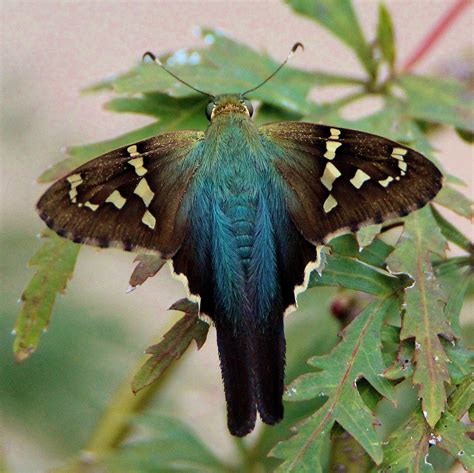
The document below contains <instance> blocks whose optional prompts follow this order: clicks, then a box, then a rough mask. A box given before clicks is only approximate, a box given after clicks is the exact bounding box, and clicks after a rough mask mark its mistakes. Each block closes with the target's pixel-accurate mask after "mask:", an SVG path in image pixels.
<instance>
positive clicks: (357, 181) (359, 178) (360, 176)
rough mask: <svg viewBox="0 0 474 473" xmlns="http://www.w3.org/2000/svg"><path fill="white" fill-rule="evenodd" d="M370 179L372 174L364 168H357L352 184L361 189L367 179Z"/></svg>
mask: <svg viewBox="0 0 474 473" xmlns="http://www.w3.org/2000/svg"><path fill="white" fill-rule="evenodd" d="M368 180H370V176H369V175H368V174H367V173H365V172H364V171H362V169H357V171H356V173H355V175H354V177H353V178H352V179H351V181H350V182H351V184H352V185H353V186H354V187H355V188H356V189H360V188H361V187H362V184H364V182H365V181H368Z"/></svg>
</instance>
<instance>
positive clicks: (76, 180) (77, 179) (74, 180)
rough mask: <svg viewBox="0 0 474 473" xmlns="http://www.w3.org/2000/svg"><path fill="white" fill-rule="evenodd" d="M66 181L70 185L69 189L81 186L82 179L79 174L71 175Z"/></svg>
mask: <svg viewBox="0 0 474 473" xmlns="http://www.w3.org/2000/svg"><path fill="white" fill-rule="evenodd" d="M66 179H67V180H68V181H69V183H70V184H71V187H77V186H78V185H79V184H82V177H81V175H80V174H71V175H70V176H68V177H67V178H66Z"/></svg>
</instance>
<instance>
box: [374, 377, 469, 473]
mask: <svg viewBox="0 0 474 473" xmlns="http://www.w3.org/2000/svg"><path fill="white" fill-rule="evenodd" d="M473 402H474V381H473V380H472V377H471V376H467V377H466V378H465V379H464V381H463V382H462V383H461V384H460V385H459V386H457V388H456V390H455V391H454V392H453V394H452V395H451V396H450V399H449V403H448V411H447V412H445V413H444V414H443V415H442V417H441V419H440V420H439V422H438V423H437V424H436V427H435V428H434V429H433V430H431V429H430V428H429V427H428V426H427V425H426V423H425V422H424V421H423V416H422V414H421V412H420V411H418V410H417V411H415V412H414V413H413V414H412V415H411V416H410V418H409V419H408V420H407V421H406V422H405V423H404V424H403V425H402V426H401V427H400V428H399V429H397V430H396V431H394V432H393V433H392V434H391V435H390V437H389V438H388V442H387V444H386V446H385V447H384V462H383V464H382V468H381V471H383V472H387V471H389V470H390V473H399V472H400V473H402V472H403V473H412V472H413V473H422V472H434V469H433V467H432V465H431V464H430V463H429V460H428V448H429V447H430V446H431V447H433V446H435V445H436V446H437V447H439V448H442V449H443V450H446V451H447V452H448V453H450V454H451V455H452V456H453V457H454V458H456V459H457V460H459V461H461V462H462V463H463V465H464V466H465V468H466V469H467V470H468V471H473V469H474V448H473V445H472V442H469V441H468V437H467V433H468V430H469V427H468V426H466V425H464V424H463V423H462V422H460V421H459V419H460V418H461V416H462V415H463V414H464V413H465V412H466V411H467V410H468V409H469V407H470V406H471V405H472V403H473ZM460 453H461V454H460Z"/></svg>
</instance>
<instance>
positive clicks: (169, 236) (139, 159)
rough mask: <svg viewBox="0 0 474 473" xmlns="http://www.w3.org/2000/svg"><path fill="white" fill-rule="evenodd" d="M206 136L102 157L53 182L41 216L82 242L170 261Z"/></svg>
mask: <svg viewBox="0 0 474 473" xmlns="http://www.w3.org/2000/svg"><path fill="white" fill-rule="evenodd" d="M202 139H203V133H201V132H197V131H179V132H173V133H165V134H162V135H159V136H156V137H154V138H150V139H147V140H144V141H140V142H138V143H136V144H133V145H130V146H127V147H124V148H120V149H117V150H115V151H111V152H110V153H107V154H104V155H103V156H100V157H98V158H96V159H93V160H92V161H89V162H88V163H86V164H84V165H83V166H80V167H79V168H77V169H75V170H74V171H73V172H71V173H70V174H69V175H67V176H66V177H64V178H63V179H60V180H59V181H57V182H56V183H55V184H53V185H52V186H51V187H50V188H49V189H48V190H47V191H46V192H45V194H44V195H43V196H42V197H41V199H40V200H39V202H38V204H37V208H38V212H39V214H40V216H41V218H42V219H43V220H44V221H45V222H46V224H47V225H48V226H49V227H51V228H52V229H53V230H54V231H56V232H57V233H58V234H59V235H61V236H64V237H66V238H69V239H71V240H73V241H75V242H77V243H88V244H91V245H96V246H100V247H108V246H114V247H120V248H123V249H125V250H128V251H131V250H139V249H146V250H149V251H154V252H157V253H160V254H161V255H162V256H163V257H170V256H171V255H173V254H174V253H176V251H177V250H178V248H179V247H180V245H181V243H182V241H183V237H184V232H185V228H186V221H187V210H188V209H187V205H186V199H185V194H186V191H187V189H188V187H189V184H190V182H191V180H192V177H193V175H194V173H195V172H196V169H197V168H198V166H199V163H200V146H199V142H200V140H202Z"/></svg>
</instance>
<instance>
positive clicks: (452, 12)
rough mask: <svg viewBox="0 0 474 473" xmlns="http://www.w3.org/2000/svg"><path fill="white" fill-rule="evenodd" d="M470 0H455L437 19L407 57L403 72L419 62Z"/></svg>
mask: <svg viewBox="0 0 474 473" xmlns="http://www.w3.org/2000/svg"><path fill="white" fill-rule="evenodd" d="M470 3H471V0H456V1H455V2H454V3H453V4H452V5H451V7H450V8H449V9H448V11H447V12H446V13H445V14H444V15H443V16H442V17H441V18H440V19H439V21H438V23H436V25H435V26H434V27H433V29H432V30H431V31H430V33H429V34H428V35H427V36H426V37H425V38H424V40H423V41H422V42H421V43H420V44H419V45H418V47H417V48H416V49H415V51H414V52H413V54H412V55H411V56H409V57H408V59H407V60H406V62H405V64H404V65H403V66H402V71H403V72H408V71H410V70H411V69H413V66H414V65H415V64H416V63H417V62H419V61H420V60H421V59H422V58H423V57H424V56H425V55H426V53H427V52H428V51H429V50H430V49H431V48H432V47H433V45H434V44H435V43H436V42H437V41H438V40H439V39H440V38H441V36H443V34H444V33H445V32H446V31H447V30H448V27H449V25H450V24H451V23H453V21H454V20H455V19H456V18H457V17H458V16H459V15H460V14H461V12H462V11H463V10H464V9H465V8H467V6H468V5H469V4H470Z"/></svg>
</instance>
